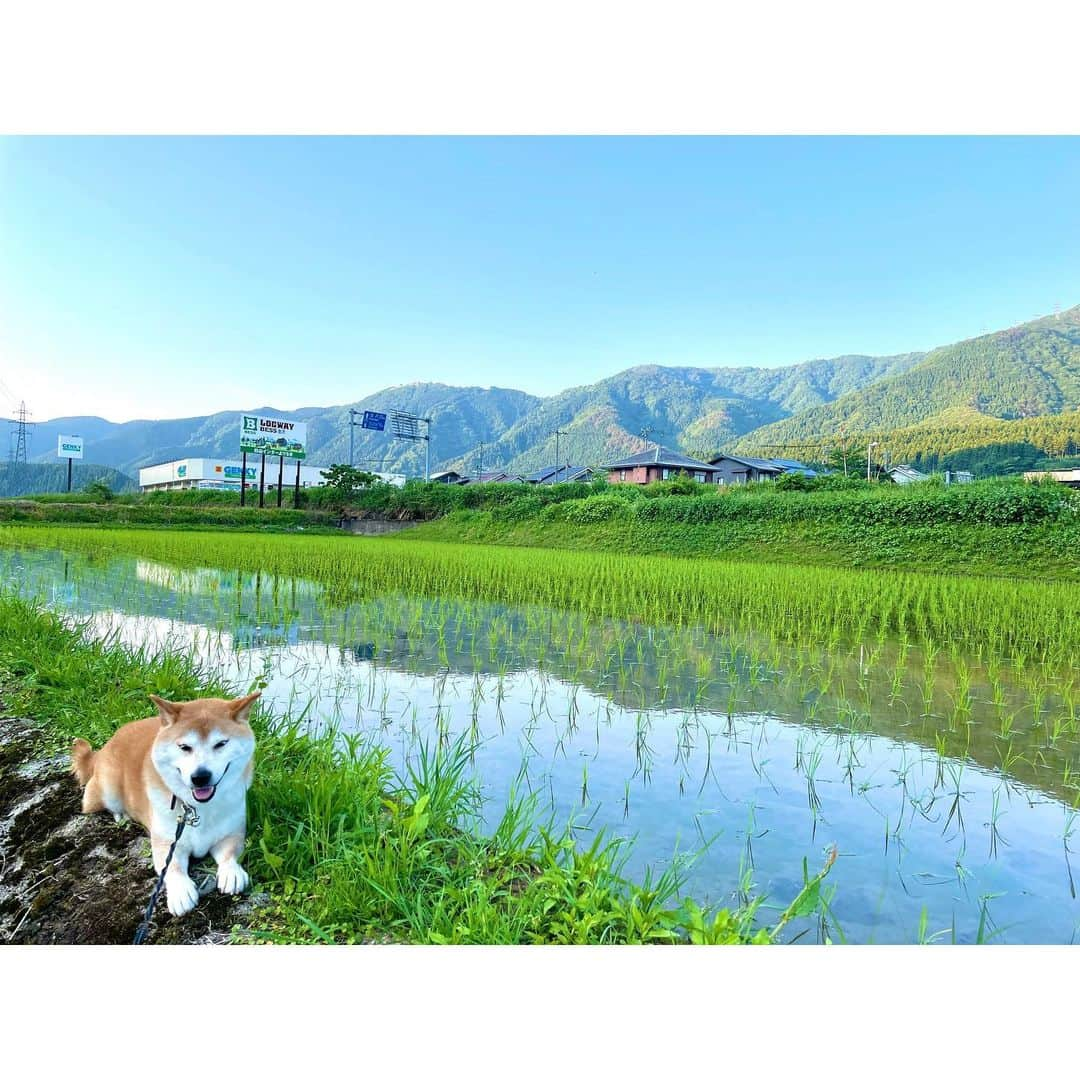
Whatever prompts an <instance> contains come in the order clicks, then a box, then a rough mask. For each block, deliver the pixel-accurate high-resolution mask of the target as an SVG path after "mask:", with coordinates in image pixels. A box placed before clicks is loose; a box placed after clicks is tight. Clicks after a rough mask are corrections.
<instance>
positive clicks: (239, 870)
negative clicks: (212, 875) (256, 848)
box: [210, 835, 249, 893]
mask: <svg viewBox="0 0 1080 1080" xmlns="http://www.w3.org/2000/svg"><path fill="white" fill-rule="evenodd" d="M243 850H244V838H243V837H242V836H235V835H234V836H226V837H225V839H224V840H220V841H218V843H216V844H215V845H214V846H213V847H212V848H211V849H210V853H211V854H212V855H213V856H214V858H215V859H216V860H217V864H218V870H217V887H218V888H219V889H220V890H221V891H222V892H223V893H242V892H243V891H244V890H245V889H246V888H247V887H248V880H249V878H248V873H247V871H246V870H245V869H244V868H243V867H242V866H241V865H240V863H239V862H238V861H237V860H238V859H239V858H240V852H241V851H243Z"/></svg>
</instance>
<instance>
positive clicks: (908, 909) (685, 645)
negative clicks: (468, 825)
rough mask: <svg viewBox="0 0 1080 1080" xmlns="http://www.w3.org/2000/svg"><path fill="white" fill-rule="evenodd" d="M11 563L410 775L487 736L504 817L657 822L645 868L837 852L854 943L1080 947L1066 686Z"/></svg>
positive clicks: (82, 608)
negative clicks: (526, 813) (363, 743)
mask: <svg viewBox="0 0 1080 1080" xmlns="http://www.w3.org/2000/svg"><path fill="white" fill-rule="evenodd" d="M0 572H2V574H3V577H4V579H5V580H6V581H9V582H16V583H18V585H19V587H20V588H21V589H22V590H23V591H24V592H26V593H29V594H40V595H43V596H44V597H45V598H46V599H47V601H48V602H49V603H50V604H52V605H53V606H55V607H57V608H59V609H62V610H64V611H67V612H71V613H73V614H92V615H94V616H95V620H96V622H95V625H96V627H97V629H98V631H99V632H105V631H107V630H109V629H115V630H116V631H117V632H118V633H119V634H120V635H121V636H122V637H123V638H124V639H125V640H128V641H131V642H134V643H138V644H143V643H146V642H148V641H149V642H165V641H168V642H170V643H171V644H173V645H178V646H181V647H184V648H188V649H192V650H194V651H196V652H197V653H198V654H199V655H200V656H201V657H202V658H203V659H204V660H206V661H207V662H209V663H211V664H213V665H214V667H215V668H217V669H218V670H220V671H221V672H222V673H223V674H224V675H225V676H226V677H227V678H229V679H231V680H233V681H234V682H236V683H237V684H240V685H242V686H246V685H249V684H250V683H251V682H253V681H255V680H262V681H265V682H266V696H267V697H268V698H269V699H270V700H271V701H272V702H273V703H274V704H275V705H276V707H278V708H280V709H282V710H290V711H292V712H294V713H297V714H298V713H300V712H301V711H303V710H306V712H305V716H307V717H308V718H310V722H312V723H314V724H321V723H331V724H336V725H339V726H340V727H341V728H342V729H344V730H347V731H358V732H363V733H364V734H365V735H366V736H367V737H369V738H371V739H375V740H378V741H379V742H380V743H382V744H384V745H385V746H387V747H388V749H389V750H390V752H391V755H392V760H393V762H394V763H395V764H396V765H397V766H398V767H404V766H405V765H406V764H407V763H409V762H410V761H411V760H413V757H414V755H415V754H416V752H417V748H418V746H419V745H420V744H421V743H422V742H425V741H427V742H431V741H440V742H443V743H448V742H450V741H451V740H454V739H456V738H458V737H462V736H463V737H465V738H466V739H468V740H469V742H470V744H471V745H472V747H473V765H474V769H475V773H476V776H477V777H478V780H479V782H480V784H481V786H482V789H483V791H484V794H485V796H486V803H485V805H486V811H485V812H486V814H487V823H488V824H489V825H490V824H491V823H492V822H493V821H494V820H495V819H497V818H498V816H499V813H500V810H501V808H502V806H503V805H505V801H506V800H507V799H508V798H509V797H510V796H511V794H512V793H514V792H518V793H521V792H528V793H531V794H532V795H533V796H534V797H535V798H536V799H537V801H538V804H539V805H540V808H541V810H542V811H543V812H544V813H545V814H549V815H551V816H552V817H553V818H554V819H555V820H556V821H566V820H571V821H573V822H574V823H575V827H576V828H577V829H579V830H580V833H581V834H582V836H583V837H589V836H591V835H592V834H594V833H595V831H596V830H598V829H601V828H603V829H605V830H607V831H608V832H609V833H612V834H614V835H617V836H626V837H630V836H634V837H636V842H635V844H634V847H633V850H632V854H631V856H630V860H629V863H628V867H627V869H628V871H629V872H631V873H634V874H640V873H642V872H643V871H644V870H645V868H646V867H650V866H651V867H653V868H654V869H656V868H659V867H660V866H661V865H663V864H664V863H665V862H666V861H667V860H669V859H670V858H671V857H672V853H673V852H675V851H684V852H688V851H696V850H698V849H700V848H702V847H703V845H707V846H706V849H705V851H704V852H703V853H702V854H701V855H700V857H699V858H698V860H697V862H696V864H695V865H694V867H693V868H692V870H691V872H690V877H689V880H688V889H689V891H691V892H692V893H693V894H694V895H695V896H696V897H697V898H698V899H699V900H711V901H719V902H727V901H730V900H732V899H733V898H736V897H738V896H739V895H740V894H741V892H742V891H743V890H744V889H745V888H746V887H747V883H748V877H749V878H752V880H753V884H754V887H755V888H756V889H757V890H758V891H759V892H765V893H767V894H769V895H770V896H773V897H776V898H777V900H778V901H779V900H782V899H783V898H785V897H790V896H791V895H793V894H794V893H795V892H796V891H797V890H798V888H799V886H800V885H801V881H802V867H803V859H804V858H805V859H807V860H808V861H809V863H810V866H811V867H814V866H817V865H819V864H820V863H821V861H822V859H823V857H824V853H825V851H826V850H827V849H828V848H830V847H831V846H832V845H833V844H835V845H836V846H837V847H838V849H839V852H840V858H839V861H838V863H837V866H836V867H835V868H834V871H833V873H832V875H831V877H830V882H831V884H833V885H835V886H836V896H835V900H834V903H833V910H834V914H835V916H836V918H837V920H838V921H839V924H840V927H841V928H842V930H843V932H844V934H845V936H846V937H847V938H848V939H849V940H855V941H870V940H873V941H912V940H914V939H915V936H916V934H917V933H918V927H919V925H920V918H921V916H922V915H923V912H924V910H925V912H926V925H927V927H928V932H929V933H935V932H941V933H943V934H944V936H945V938H946V939H948V940H953V939H955V940H957V941H970V940H974V939H975V937H976V936H977V935H978V934H979V933H980V926H981V934H982V936H983V937H984V938H988V937H989V938H991V939H992V940H1007V941H1031V942H1061V941H1070V940H1072V938H1073V935H1074V931H1075V925H1076V922H1077V908H1076V898H1075V888H1074V883H1073V877H1072V866H1071V864H1070V862H1069V857H1070V851H1069V840H1070V836H1071V833H1072V829H1073V827H1074V819H1075V814H1074V811H1073V810H1071V806H1072V804H1073V802H1074V800H1075V798H1076V794H1077V792H1076V789H1075V786H1074V779H1075V768H1076V751H1077V738H1076V725H1075V723H1073V724H1072V725H1071V727H1070V725H1069V723H1068V721H1069V716H1070V711H1069V710H1070V709H1071V708H1072V706H1071V704H1070V701H1071V699H1070V698H1069V696H1068V693H1067V692H1065V691H1063V688H1062V686H1061V685H1060V684H1059V683H1058V682H1056V681H1055V679H1054V678H1051V677H1046V678H1043V679H1041V680H1039V681H1031V680H1030V679H1029V678H1028V675H1027V673H1025V672H1021V671H1010V670H1007V669H1006V670H1001V669H995V668H993V667H987V666H986V665H980V664H977V663H974V662H972V661H970V660H969V659H968V658H966V657H963V656H950V655H948V653H947V652H946V651H938V652H935V653H933V654H928V653H927V652H924V651H922V650H919V649H917V648H914V647H912V646H910V645H907V644H905V643H902V642H897V641H890V640H874V641H868V642H858V643H852V644H850V645H848V646H846V647H844V648H832V649H830V650H826V649H824V648H822V649H814V650H806V649H803V650H799V649H792V648H790V647H785V646H779V645H777V644H775V643H774V642H772V641H770V640H769V639H768V637H767V635H764V634H762V635H761V636H759V637H757V638H754V637H750V636H744V637H741V638H739V639H738V640H735V639H731V638H718V637H716V636H714V635H710V634H708V633H705V632H704V631H700V630H693V629H688V630H687V629H683V630H676V629H670V628H657V627H649V626H642V625H636V624H627V623H619V622H614V621H603V622H601V621H595V620H587V619H584V618H582V617H580V616H572V615H566V614H564V613H560V612H554V611H550V610H548V609H543V608H507V607H503V606H499V605H485V604H478V603H460V602H452V601H447V600H439V599H415V598H407V597H401V596H382V597H377V598H374V599H368V600H364V601H360V600H342V599H340V598H339V597H336V596H332V595H330V594H328V592H327V591H326V590H325V589H323V588H322V587H320V586H318V585H316V584H313V583H311V582H306V581H302V580H294V579H289V580H280V579H276V578H272V577H267V576H265V575H245V574H238V573H236V572H234V571H223V570H213V569H204V570H177V569H174V568H171V567H167V566H161V565H159V564H155V563H151V562H147V561H145V560H132V559H127V558H118V559H108V560H100V559H99V560H93V559H88V558H86V557H79V556H64V555H63V554H62V553H60V552H35V553H23V552H11V551H5V552H2V553H0ZM148 689H150V688H148ZM800 929H801V930H806V929H807V928H806V927H802V928H800ZM809 929H810V930H811V933H810V934H809V935H808V938H809V939H812V938H813V928H809Z"/></svg>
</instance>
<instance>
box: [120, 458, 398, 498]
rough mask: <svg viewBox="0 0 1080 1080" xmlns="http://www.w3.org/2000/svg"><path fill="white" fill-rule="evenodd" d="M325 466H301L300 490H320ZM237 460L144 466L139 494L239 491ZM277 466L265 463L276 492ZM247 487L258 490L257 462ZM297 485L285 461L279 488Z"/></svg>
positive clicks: (393, 479)
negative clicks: (199, 490) (215, 490)
mask: <svg viewBox="0 0 1080 1080" xmlns="http://www.w3.org/2000/svg"><path fill="white" fill-rule="evenodd" d="M325 467H326V466H324V465H301V466H300V486H301V487H302V488H309V487H322V485H323V484H325V483H326V478H325V477H324V476H323V469H324V468H325ZM241 468H242V466H241V463H240V462H239V461H224V460H222V459H220V458H181V459H180V460H179V461H165V462H162V463H161V464H159V465H147V466H146V468H145V469H140V470H139V490H140V491H183V490H185V489H186V488H212V489H217V490H219V491H239V490H240V470H241ZM375 475H376V476H377V477H378V478H379V479H380V480H384V481H386V483H388V484H393V485H394V487H401V486H402V485H403V484H404V483H405V477H404V476H403V475H402V474H400V473H375ZM277 478H278V463H277V460H276V459H273V460H272V461H271V460H269V459H268V460H267V462H266V477H265V481H264V484H265V488H266V490H267V491H271V490H273V491H277ZM247 483H248V488H249V489H250V488H252V487H254V488H255V490H256V491H258V489H259V463H258V461H256V462H255V463H254V464H252V463H251V461H250V460H249V461H248V466H247ZM295 484H296V462H295V461H289V460H287V459H286V461H285V467H284V469H283V471H282V477H281V486H282V487H283V488H284V489H285V490H286V491H288V490H289V488H291V487H293V486H295Z"/></svg>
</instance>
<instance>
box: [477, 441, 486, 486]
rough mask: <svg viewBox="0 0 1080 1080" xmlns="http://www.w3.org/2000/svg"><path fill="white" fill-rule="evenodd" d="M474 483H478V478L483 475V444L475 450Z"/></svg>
mask: <svg viewBox="0 0 1080 1080" xmlns="http://www.w3.org/2000/svg"><path fill="white" fill-rule="evenodd" d="M476 455H477V456H476V461H477V465H476V482H477V483H480V477H481V476H483V475H484V444H483V443H481V444H480V445H479V446H478V447H477V448H476Z"/></svg>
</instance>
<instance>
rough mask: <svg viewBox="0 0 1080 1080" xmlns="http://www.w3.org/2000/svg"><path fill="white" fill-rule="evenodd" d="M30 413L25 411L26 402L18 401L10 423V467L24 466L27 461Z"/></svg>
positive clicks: (30, 425)
mask: <svg viewBox="0 0 1080 1080" xmlns="http://www.w3.org/2000/svg"><path fill="white" fill-rule="evenodd" d="M29 416H30V413H29V412H28V411H27V408H26V402H25V401H20V402H19V408H18V410H17V412H16V414H15V419H14V420H12V421H11V463H12V465H25V464H26V463H27V460H28V453H27V450H28V444H29V442H30V428H31V427H33V425H32V424H31V423H30V422H29V419H28V418H29Z"/></svg>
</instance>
